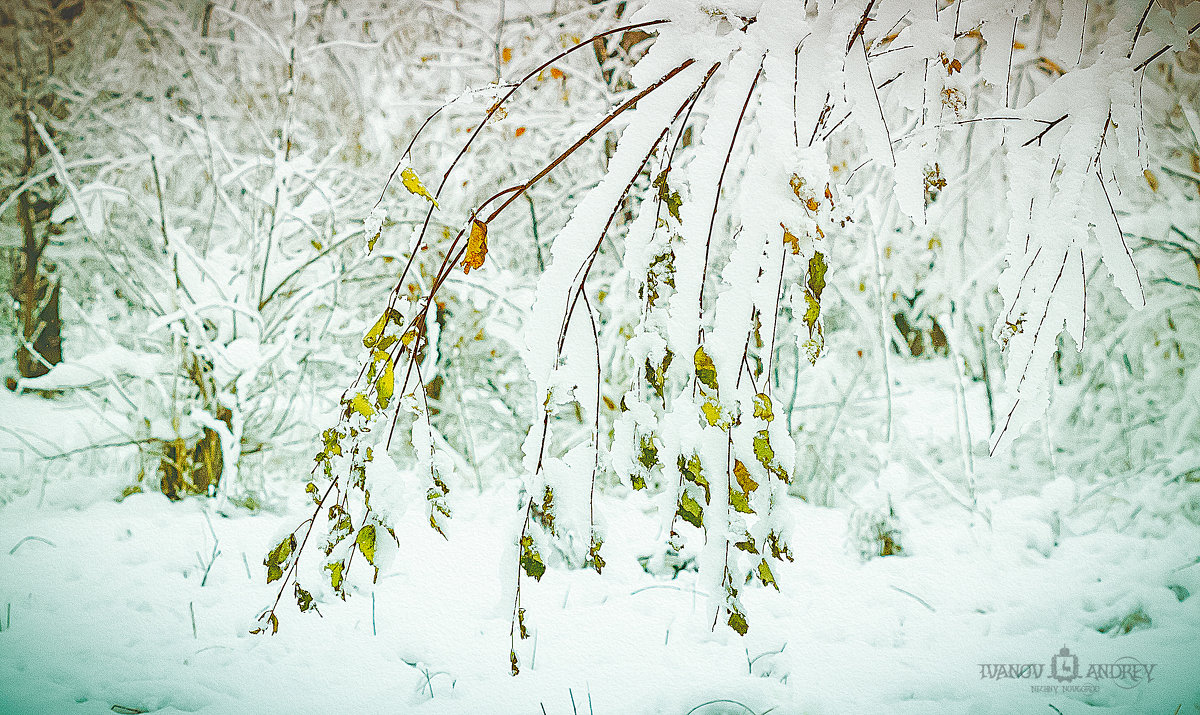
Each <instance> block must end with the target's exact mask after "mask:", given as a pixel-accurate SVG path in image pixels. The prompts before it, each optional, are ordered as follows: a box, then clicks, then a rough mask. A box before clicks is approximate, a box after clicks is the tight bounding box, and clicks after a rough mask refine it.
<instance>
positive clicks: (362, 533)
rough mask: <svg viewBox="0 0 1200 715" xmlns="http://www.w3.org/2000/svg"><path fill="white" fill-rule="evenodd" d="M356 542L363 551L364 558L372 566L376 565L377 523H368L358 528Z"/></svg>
mask: <svg viewBox="0 0 1200 715" xmlns="http://www.w3.org/2000/svg"><path fill="white" fill-rule="evenodd" d="M354 543H355V544H357V545H358V550H359V551H360V552H362V555H363V558H365V559H366V560H367V563H369V564H371V565H372V566H374V565H375V525H374V524H367V525H366V526H364V527H363V528H361V529H359V530H358V536H356V537H354Z"/></svg>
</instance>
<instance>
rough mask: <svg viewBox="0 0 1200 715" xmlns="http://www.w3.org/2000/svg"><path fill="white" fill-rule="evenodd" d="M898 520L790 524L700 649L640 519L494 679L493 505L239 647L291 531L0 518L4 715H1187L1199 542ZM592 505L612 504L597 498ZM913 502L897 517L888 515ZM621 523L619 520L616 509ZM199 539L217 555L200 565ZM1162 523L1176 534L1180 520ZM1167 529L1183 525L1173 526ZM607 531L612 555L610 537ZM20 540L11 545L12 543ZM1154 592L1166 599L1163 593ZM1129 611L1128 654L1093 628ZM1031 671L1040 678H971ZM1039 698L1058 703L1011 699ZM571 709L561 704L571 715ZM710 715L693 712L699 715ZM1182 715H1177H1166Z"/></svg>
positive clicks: (1199, 630)
mask: <svg viewBox="0 0 1200 715" xmlns="http://www.w3.org/2000/svg"><path fill="white" fill-rule="evenodd" d="M1062 487H1069V485H1067V484H1065V483H1055V484H1052V485H1051V488H1048V489H1046V490H1045V493H1044V494H1043V495H1041V496H1024V497H1019V498H1014V499H1008V500H1003V501H999V502H997V503H996V504H994V505H992V513H993V518H992V525H991V526H990V527H989V526H988V525H987V524H986V523H983V522H981V521H979V520H975V521H974V522H972V519H971V515H970V514H969V513H968V512H966V511H964V510H962V509H959V508H950V507H945V508H939V509H936V510H933V511H928V512H926V511H917V510H915V509H910V510H909V516H910V519H909V521H908V528H907V530H906V531H905V538H906V542H905V547H906V551H907V552H909V555H907V556H905V557H889V558H881V559H875V560H872V561H869V562H866V563H862V562H860V561H859V560H858V558H857V557H856V556H854V555H852V554H850V553H849V552H848V550H847V545H846V544H847V522H846V518H845V516H844V515H843V514H842V513H840V512H838V511H835V510H830V509H823V508H816V507H811V506H808V505H806V504H804V503H803V502H800V501H796V502H795V503H793V504H791V507H790V508H791V511H792V517H793V519H794V520H795V523H796V524H797V529H796V535H795V537H794V539H793V544H792V547H793V550H794V552H795V554H796V561H795V563H794V564H784V565H780V566H779V567H777V568H776V575H777V578H778V580H779V583H780V586H781V588H782V589H783V591H782V593H775V592H774V591H766V590H762V589H747V590H746V593H747V596H746V602H747V607H748V608H749V609H750V610H749V615H750V622H751V629H750V632H749V634H748V635H747V636H746V637H745V638H739V637H738V636H737V635H736V634H734V633H732V632H731V631H729V630H728V629H725V628H718V629H717V631H716V632H715V633H713V632H711V631H710V626H711V623H712V619H711V616H710V615H709V613H707V612H706V607H705V603H706V600H705V598H704V597H703V595H701V594H697V593H696V592H695V590H694V578H693V577H694V574H693V573H691V572H687V571H685V572H682V573H681V574H680V575H679V577H678V578H676V579H674V580H669V579H668V580H663V579H656V578H654V577H652V576H650V575H649V574H646V573H645V572H643V571H642V569H641V567H640V566H639V564H638V562H637V560H636V556H637V555H638V553H639V551H638V549H639V547H641V546H643V545H644V544H646V543H648V542H650V541H651V540H652V538H653V536H654V529H655V527H656V524H655V522H654V521H653V520H652V519H650V518H649V517H642V516H637V515H635V516H626V517H625V519H624V521H623V524H622V528H621V529H620V530H617V529H612V530H611V533H613V534H614V536H613V538H612V539H611V541H610V542H609V544H608V552H607V553H608V555H609V559H608V563H609V569H608V570H606V573H605V574H604V575H603V577H601V576H598V575H596V574H595V573H592V572H590V571H575V572H569V571H562V570H554V569H551V571H550V572H549V573H548V574H547V575H546V577H544V578H543V579H542V581H541V583H538V584H531V585H529V586H528V587H527V589H526V590H525V603H526V606H527V608H528V611H529V616H530V624H531V632H532V636H531V639H530V642H527V643H526V646H527V649H526V650H525V651H524V654H525V655H524V658H523V661H524V668H523V672H522V673H521V675H520V676H519V677H516V678H514V677H512V676H510V675H509V674H508V667H507V665H508V664H507V650H508V628H509V623H508V618H507V604H505V603H500V602H499V600H500V599H499V592H500V583H501V578H500V577H501V574H500V569H501V568H508V566H509V565H508V564H506V563H501V561H502V559H501V558H500V556H501V546H502V544H503V540H504V538H505V537H506V535H507V534H508V533H509V531H510V528H511V525H510V524H508V523H507V522H508V521H511V520H512V519H513V514H512V512H511V509H507V508H504V505H512V504H514V503H515V498H514V497H515V495H514V494H512V493H509V492H504V491H498V492H492V493H488V494H485V495H483V496H482V497H473V498H469V499H468V498H465V497H464V498H462V499H460V500H459V503H458V510H457V513H456V515H455V519H454V522H455V523H456V524H457V526H456V527H455V528H454V530H453V533H451V538H450V539H449V540H448V541H443V540H442V539H441V538H440V537H438V536H437V535H436V534H434V533H433V532H431V531H430V530H429V529H428V528H427V527H424V526H422V524H421V517H420V514H419V513H414V514H412V515H411V518H407V519H406V520H405V523H404V524H403V525H402V528H400V529H398V535H399V536H400V539H401V543H402V544H403V550H402V552H401V555H400V557H399V558H398V559H397V560H396V562H395V564H394V566H393V567H392V568H390V569H388V570H387V571H385V572H384V573H382V574H381V576H380V578H379V581H378V584H377V585H376V586H375V587H374V589H373V593H371V592H370V591H363V592H360V593H358V594H357V595H355V596H353V597H351V598H350V599H349V600H348V601H347V602H345V603H336V602H335V603H327V604H323V605H322V607H321V610H322V612H323V614H324V617H317V616H315V615H305V616H302V615H299V614H294V613H293V609H291V608H288V609H287V611H288V613H289V614H291V615H289V616H287V617H285V618H284V619H283V623H282V627H281V628H280V631H279V633H278V634H277V635H275V636H273V637H265V636H252V635H250V634H249V633H248V631H249V630H250V628H251V627H252V625H253V618H254V616H255V615H256V613H257V612H258V610H259V609H260V608H262V607H263V606H264V605H266V604H267V603H269V600H270V598H271V597H272V595H273V594H272V592H273V590H274V589H273V588H272V587H268V586H267V585H266V584H265V583H264V582H263V578H262V566H261V565H260V563H259V562H260V561H261V559H262V555H263V553H264V552H265V551H266V550H268V548H269V545H270V543H271V539H272V537H274V536H275V535H276V532H277V531H278V530H279V529H280V528H281V527H286V526H289V525H291V524H293V523H294V522H295V521H296V516H295V515H294V514H291V515H282V516H281V515H271V514H264V513H258V514H253V515H252V514H250V513H247V512H245V511H233V512H231V513H229V514H228V515H221V514H218V513H211V514H210V515H209V518H208V520H207V521H206V519H205V510H206V509H208V508H211V506H210V505H205V504H204V503H202V502H201V501H198V500H190V501H186V502H183V503H178V504H172V503H170V502H168V501H167V500H166V499H165V498H164V497H162V496H159V495H150V494H147V495H134V496H132V497H130V498H128V499H126V500H125V501H124V502H122V503H119V504H118V503H114V502H112V501H105V502H98V503H94V504H92V505H90V506H87V507H85V508H82V509H49V508H42V509H37V508H35V507H34V506H33V503H32V501H29V500H20V501H18V502H16V503H13V504H10V505H8V506H7V507H6V508H4V509H3V511H0V547H2V548H0V617H2V620H0V624H3V625H4V626H5V628H4V631H3V632H2V633H0V709H2V710H3V711H4V712H16V713H22V712H27V713H54V712H80V713H84V712H96V713H101V712H111V711H112V708H113V706H114V705H116V706H121V707H124V708H130V709H137V710H140V711H148V712H159V713H170V712H228V713H237V712H314V713H316V712H335V711H341V712H422V713H425V712H428V713H461V712H473V713H474V712H479V713H484V712H488V713H529V712H533V713H536V712H540V709H541V708H542V707H544V708H545V711H546V712H547V713H555V714H564V713H572V715H573V714H574V713H577V712H578V713H635V712H636V713H656V712H663V713H687V712H689V711H692V710H693V708H695V712H697V713H708V714H712V713H737V712H750V711H753V712H754V713H763V712H765V711H768V710H770V711H771V712H775V713H851V712H864V713H866V712H870V713H885V712H886V713H927V712H932V713H942V712H945V713H959V712H962V713H966V712H971V713H1010V712H1030V713H1037V712H1047V713H1050V712H1053V710H1052V709H1051V706H1052V707H1053V708H1056V709H1057V710H1058V711H1061V712H1062V713H1082V712H1090V711H1092V710H1094V709H1097V708H1108V709H1109V710H1108V711H1110V712H1130V713H1175V712H1183V713H1194V712H1198V711H1200V675H1198V674H1200V648H1198V647H1197V645H1196V644H1197V643H1200V618H1198V617H1197V616H1198V611H1200V609H1198V607H1197V604H1200V599H1197V598H1196V597H1194V596H1193V597H1189V598H1187V599H1185V600H1183V601H1180V600H1179V595H1182V594H1183V593H1184V591H1182V590H1180V588H1179V587H1182V588H1184V589H1186V590H1187V591H1186V592H1187V593H1192V594H1195V593H1198V592H1200V566H1194V565H1193V566H1191V567H1188V565H1189V564H1194V562H1195V559H1196V556H1197V553H1198V552H1197V548H1198V545H1200V538H1198V537H1200V530H1198V529H1197V528H1195V527H1194V526H1190V525H1188V526H1183V525H1176V526H1175V527H1173V528H1167V529H1164V530H1163V531H1162V532H1161V533H1160V534H1158V535H1156V536H1155V537H1142V538H1139V537H1135V536H1130V535H1124V534H1116V533H1113V532H1111V531H1108V530H1099V531H1095V532H1092V533H1088V534H1078V535H1075V534H1072V533H1071V531H1072V523H1071V521H1070V520H1069V519H1065V518H1064V520H1063V521H1062V522H1061V528H1060V537H1059V539H1058V540H1057V545H1055V539H1054V536H1053V533H1052V529H1051V526H1050V524H1049V521H1048V519H1050V518H1051V515H1052V514H1053V513H1054V512H1055V510H1056V509H1061V507H1062V506H1063V504H1062V503H1061V502H1062V500H1063V499H1066V498H1068V497H1069V496H1070V494H1069V493H1068V492H1069V488H1067V489H1064V488H1062ZM603 506H604V507H605V509H606V510H608V511H611V512H615V511H616V510H618V509H620V508H621V505H620V504H618V503H615V502H613V501H609V500H605V501H604V502H603ZM910 506H915V505H910ZM625 511H626V512H628V511H629V509H628V507H626V508H625ZM208 521H210V522H211V525H212V533H215V534H216V537H217V539H218V543H217V547H218V549H219V551H220V554H219V556H217V557H216V560H215V562H213V564H212V568H211V570H209V571H208V573H207V581H205V579H206V574H205V569H204V568H203V567H202V566H201V562H203V561H207V560H208V559H209V558H210V556H211V554H212V551H213V541H212V537H211V536H210V532H209V527H208ZM1180 521H1182V520H1180ZM1186 523H1187V522H1184V524H1186ZM618 534H619V536H618ZM29 537H33V538H29ZM1169 587H1176V588H1174V589H1173V590H1172V589H1171V588H1169ZM1138 608H1141V610H1142V612H1143V613H1144V614H1145V615H1146V616H1147V617H1148V618H1149V619H1150V622H1149V624H1147V625H1146V627H1141V626H1142V625H1143V624H1140V623H1137V624H1134V625H1136V626H1138V627H1135V628H1134V629H1133V630H1131V632H1130V633H1128V634H1127V635H1126V634H1122V635H1111V634H1108V635H1105V634H1101V633H1099V632H1098V631H1097V628H1098V627H1100V626H1102V625H1104V624H1105V623H1107V622H1109V621H1112V620H1114V619H1120V618H1123V617H1125V616H1128V614H1130V613H1132V612H1135V611H1136V610H1137V609H1138ZM1064 646H1067V647H1069V648H1070V649H1071V651H1072V652H1073V653H1074V654H1076V655H1077V656H1078V658H1079V662H1080V663H1081V668H1080V671H1081V674H1084V673H1085V672H1086V671H1085V669H1086V668H1087V667H1088V665H1089V664H1093V663H1114V662H1130V661H1121V660H1120V659H1122V658H1134V659H1137V661H1139V662H1141V663H1153V664H1155V667H1154V668H1153V670H1152V671H1151V678H1152V679H1151V680H1150V681H1149V682H1142V683H1141V684H1138V685H1135V686H1134V687H1130V688H1126V687H1122V685H1129V683H1128V682H1125V683H1122V682H1118V681H1113V680H1107V681H1098V680H1094V679H1086V678H1078V679H1076V680H1074V681H1073V682H1071V683H1069V685H1072V686H1079V685H1085V686H1089V687H1088V688H1086V689H1085V690H1090V689H1091V688H1090V686H1096V687H1095V690H1094V692H1090V693H1089V692H1078V693H1071V694H1065V693H1063V692H1061V687H1062V686H1064V685H1068V683H1061V684H1060V683H1059V682H1058V681H1056V680H1053V679H1050V678H1049V667H1050V661H1051V658H1052V657H1053V656H1055V655H1056V654H1058V652H1059V650H1060V649H1061V648H1062V647H1064ZM994 663H997V664H1009V663H1016V664H1025V663H1033V664H1043V665H1044V666H1045V672H1044V673H1043V674H1042V677H1041V679H1038V680H1025V679H1022V680H1013V679H992V678H984V677H982V675H981V674H982V673H983V672H984V669H983V668H981V665H983V664H994ZM1047 685H1050V686H1053V685H1059V686H1060V692H1059V693H1053V692H1051V693H1046V692H1040V691H1038V692H1035V691H1034V690H1032V689H1031V688H1032V687H1033V686H1047ZM572 699H573V700H574V703H573V704H572ZM718 700H729V701H736V704H735V703H734V702H716V703H713V704H711V705H707V706H702V704H703V703H705V702H708V701H718ZM1180 707H1182V710H1178V708H1180Z"/></svg>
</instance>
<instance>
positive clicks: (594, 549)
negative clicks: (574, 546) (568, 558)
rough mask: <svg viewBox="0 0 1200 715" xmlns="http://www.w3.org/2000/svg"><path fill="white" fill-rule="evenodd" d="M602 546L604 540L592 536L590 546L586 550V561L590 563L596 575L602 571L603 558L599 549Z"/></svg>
mask: <svg viewBox="0 0 1200 715" xmlns="http://www.w3.org/2000/svg"><path fill="white" fill-rule="evenodd" d="M602 546H604V539H601V538H600V537H599V536H596V535H595V534H592V545H591V547H589V548H588V560H589V561H591V562H592V568H594V569H596V573H600V572H602V571H603V570H604V558H603V557H602V556H600V547H602Z"/></svg>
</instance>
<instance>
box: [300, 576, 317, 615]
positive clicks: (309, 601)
mask: <svg viewBox="0 0 1200 715" xmlns="http://www.w3.org/2000/svg"><path fill="white" fill-rule="evenodd" d="M295 593H296V605H297V606H299V607H300V612H301V613H307V612H308V611H311V610H313V609H314V608H316V604H314V603H313V597H312V594H311V593H309V592H308V591H305V590H304V589H302V588H300V584H299V583H297V584H296V589H295Z"/></svg>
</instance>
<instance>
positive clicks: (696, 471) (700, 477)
mask: <svg viewBox="0 0 1200 715" xmlns="http://www.w3.org/2000/svg"><path fill="white" fill-rule="evenodd" d="M675 464H676V466H678V467H679V472H680V473H681V474H682V475H683V478H684V479H686V480H688V481H689V482H691V483H692V484H695V485H696V486H698V487H703V488H704V503H705V504H710V503H712V493H711V492H710V490H709V484H708V480H707V479H705V478H704V472H703V471H702V470H701V467H700V455H698V454H693V455H692V456H691V458H690V459H687V460H685V459H684V458H683V455H679V459H678V460H677V461H676V463H675Z"/></svg>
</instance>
